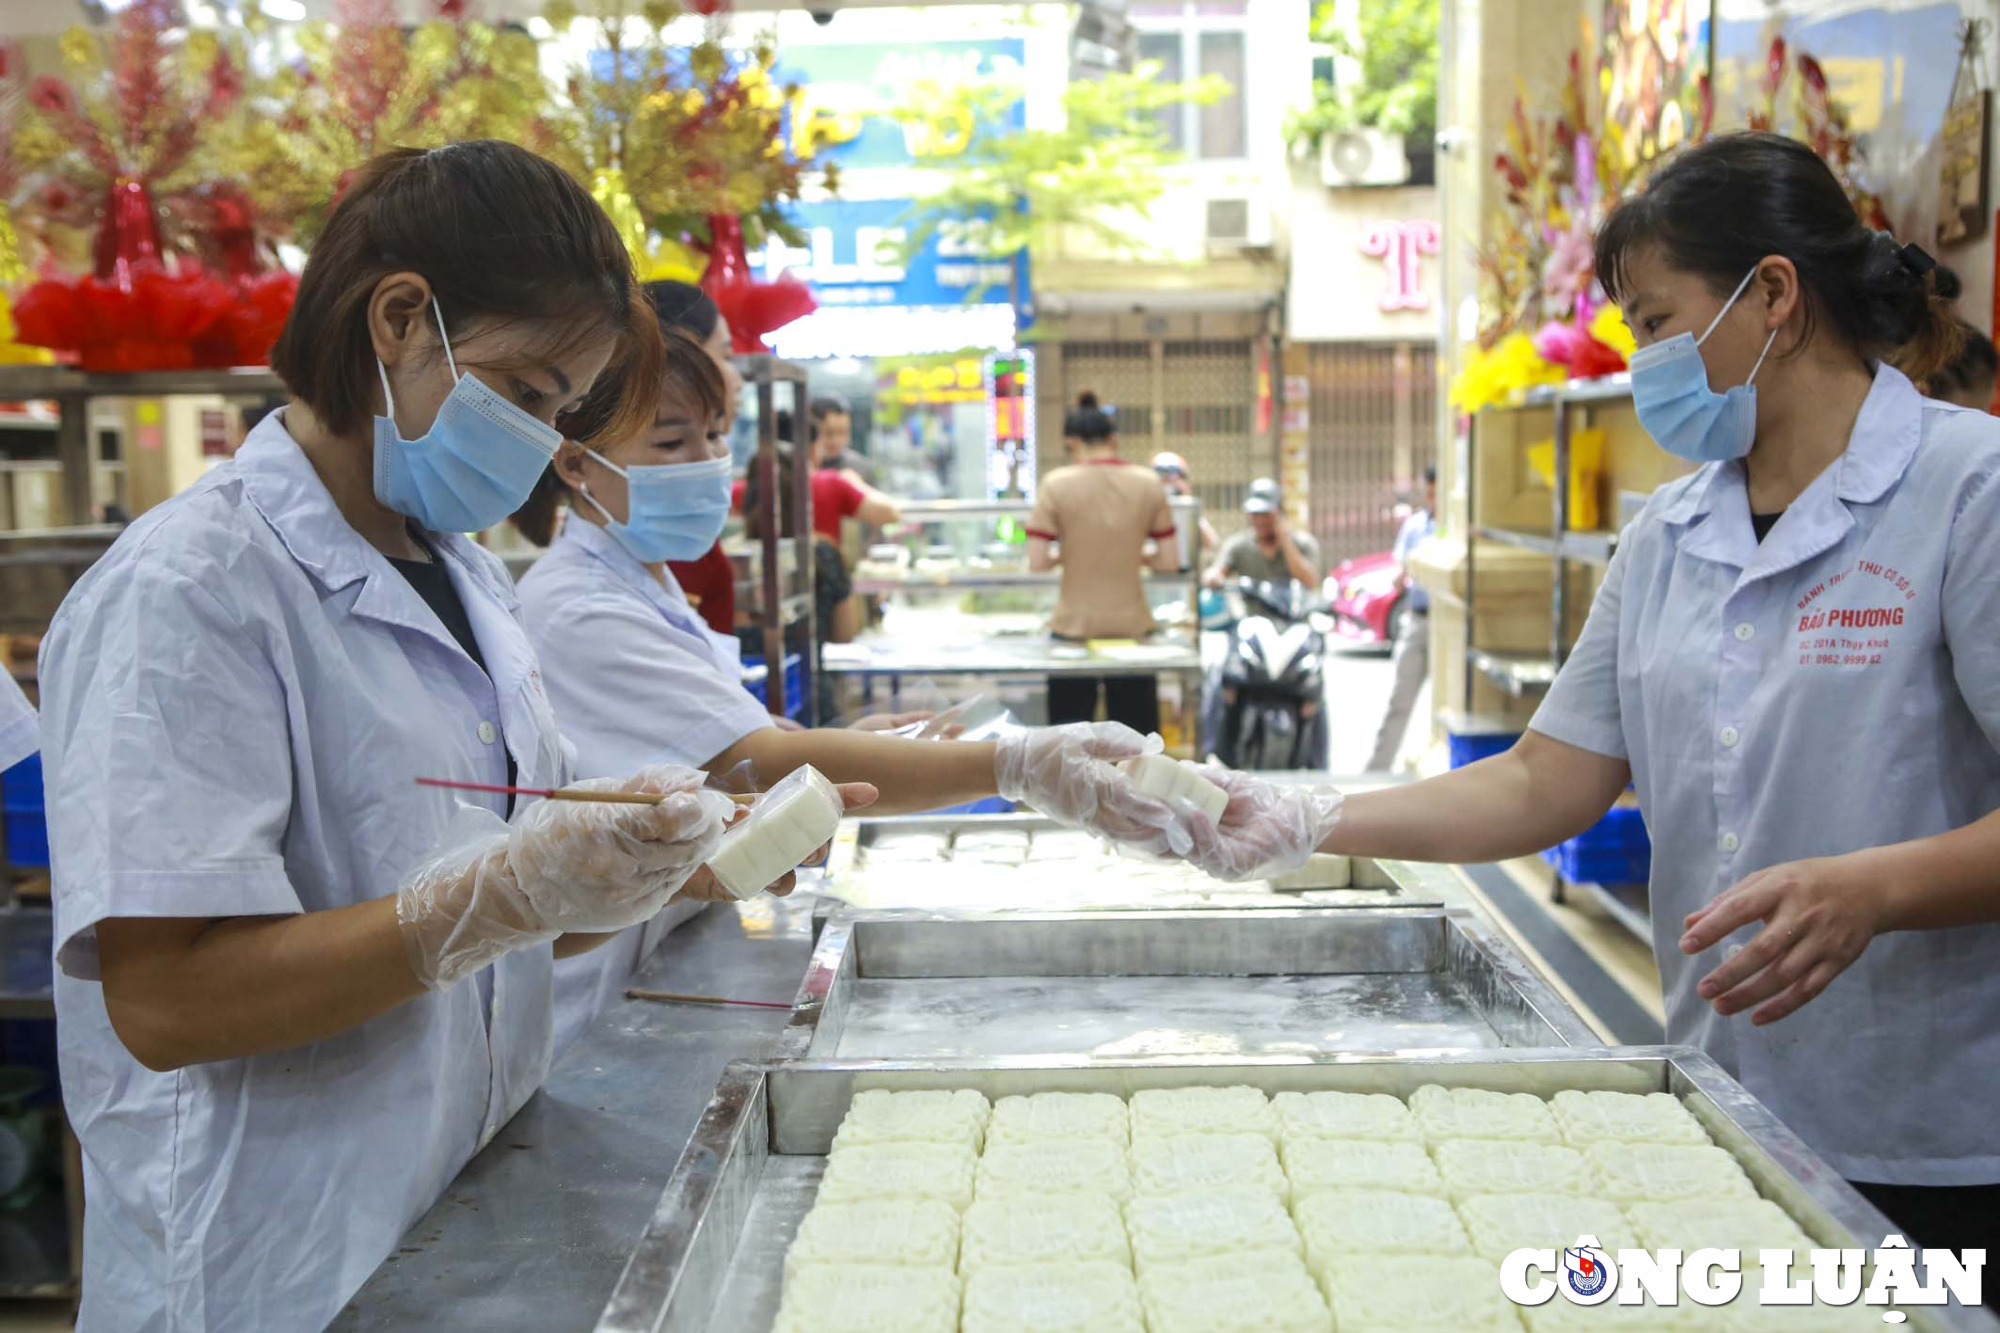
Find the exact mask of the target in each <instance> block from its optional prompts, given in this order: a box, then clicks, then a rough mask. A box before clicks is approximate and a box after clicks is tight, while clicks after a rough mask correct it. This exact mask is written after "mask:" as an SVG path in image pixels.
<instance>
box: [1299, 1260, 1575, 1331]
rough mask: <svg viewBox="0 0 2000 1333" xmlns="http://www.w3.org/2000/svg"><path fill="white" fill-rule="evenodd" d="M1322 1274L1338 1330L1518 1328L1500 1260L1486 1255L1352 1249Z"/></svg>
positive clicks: (1329, 1265)
mask: <svg viewBox="0 0 2000 1333" xmlns="http://www.w3.org/2000/svg"><path fill="white" fill-rule="evenodd" d="M1321 1279H1322V1281H1324V1282H1325V1284H1326V1294H1327V1298H1328V1300H1329V1301H1331V1303H1332V1305H1333V1317H1334V1319H1335V1320H1336V1321H1337V1323H1338V1325H1339V1327H1340V1328H1341V1330H1342V1333H1347V1330H1349V1329H1361V1330H1370V1331H1372V1330H1374V1329H1384V1328H1409V1327H1412V1326H1414V1327H1419V1328H1422V1327H1438V1328H1454V1329H1460V1330H1463V1333H1487V1331H1488V1330H1509V1331H1510V1333H1520V1328H1521V1321H1520V1319H1519V1318H1518V1317H1517V1316H1516V1315H1515V1313H1514V1303H1513V1302H1512V1301H1510V1300H1508V1299H1507V1298H1506V1297H1505V1296H1503V1295H1501V1294H1500V1266H1499V1265H1498V1264H1493V1263H1489V1262H1487V1261H1486V1260H1484V1259H1469V1258H1465V1257H1463V1256H1459V1257H1450V1256H1433V1255H1416V1254H1369V1255H1355V1256H1353V1257H1352V1258H1348V1259H1336V1260H1334V1261H1333V1262H1332V1263H1330V1264H1328V1265H1327V1266H1326V1270H1325V1272H1323V1273H1322V1274H1321ZM1558 1299H1560V1298H1558Z"/></svg>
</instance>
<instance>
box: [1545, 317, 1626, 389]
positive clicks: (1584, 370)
mask: <svg viewBox="0 0 2000 1333" xmlns="http://www.w3.org/2000/svg"><path fill="white" fill-rule="evenodd" d="M1535 352H1536V354H1537V355H1539V356H1540V357H1541V358H1542V360H1544V361H1547V362H1549V363H1551V364H1553V365H1558V366H1561V367H1562V368H1563V369H1564V371H1566V372H1567V373H1568V375H1569V378H1571V379H1573V380H1589V379H1596V378H1597V377H1598V376H1600V375H1615V374H1617V373H1618V372H1619V371H1621V370H1623V369H1625V358H1624V357H1623V356H1621V355H1619V353H1618V349H1617V348H1615V347H1611V346H1609V345H1608V344H1606V343H1603V342H1600V341H1598V339H1596V338H1594V337H1592V336H1591V334H1590V331H1589V330H1588V329H1584V328H1580V327H1578V326H1576V325H1574V324H1564V323H1562V322H1560V321H1558V320H1553V319H1552V320H1550V321H1549V322H1548V323H1546V324H1544V325H1542V327H1541V328H1540V329H1539V330H1537V331H1536V333H1535Z"/></svg>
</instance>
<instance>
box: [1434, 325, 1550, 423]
mask: <svg viewBox="0 0 2000 1333" xmlns="http://www.w3.org/2000/svg"><path fill="white" fill-rule="evenodd" d="M1562 380H1563V370H1562V367H1560V366H1557V365H1554V364H1552V363H1551V362H1548V361H1544V360H1543V359H1542V356H1541V353H1539V352H1537V351H1536V350H1535V341H1534V339H1532V338H1530V337H1529V336H1528V335H1527V334H1525V333H1510V334H1508V335H1507V336H1506V337H1504V338H1502V339H1501V340H1500V341H1499V342H1498V343H1496V344H1494V345H1493V347H1492V348H1491V349H1490V350H1482V349H1480V348H1478V347H1473V348H1470V349H1468V350H1467V352H1466V354H1465V363H1464V365H1463V366H1461V367H1460V369H1459V372H1458V376H1457V378H1456V379H1454V380H1453V381H1452V384H1451V403H1452V406H1453V407H1456V408H1457V409H1458V410H1459V411H1461V412H1480V411H1483V410H1485V409H1486V408H1489V407H1495V406H1498V405H1500V404H1503V403H1510V402H1513V401H1515V400H1517V399H1518V398H1519V397H1520V396H1521V395H1522V394H1524V393H1526V392H1527V391H1528V390H1529V389H1531V388H1533V387H1534V386H1535V385H1537V384H1560V383H1562Z"/></svg>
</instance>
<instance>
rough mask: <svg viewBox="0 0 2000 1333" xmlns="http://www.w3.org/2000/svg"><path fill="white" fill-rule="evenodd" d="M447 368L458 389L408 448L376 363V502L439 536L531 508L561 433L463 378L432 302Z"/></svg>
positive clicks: (386, 382)
mask: <svg viewBox="0 0 2000 1333" xmlns="http://www.w3.org/2000/svg"><path fill="white" fill-rule="evenodd" d="M431 313H432V314H433V315H435V316H436V317H437V326H438V337H439V338H440V339H442V340H443V341H444V356H445V363H446V364H447V365H449V366H450V367H451V373H452V378H453V379H454V380H456V381H457V382H456V383H454V384H453V385H452V386H451V392H450V393H449V394H447V395H446V396H445V400H444V402H443V403H442V404H440V405H439V407H438V411H437V417H436V419H435V420H433V421H432V422H431V428H430V429H429V430H427V431H425V432H424V433H423V434H422V435H419V436H418V437H417V438H416V439H414V440H406V439H404V438H403V437H402V434H401V432H399V431H398V430H397V428H396V396H395V394H394V393H392V392H391V391H390V389H389V371H388V369H387V368H386V367H385V366H383V364H382V361H381V359H380V358H379V357H378V358H376V361H375V369H376V370H377V371H380V372H381V375H382V406H383V408H384V410H385V411H387V412H388V415H387V416H380V417H376V418H375V498H376V499H378V500H380V501H381V502H382V503H383V504H385V505H387V506H389V508H391V509H393V510H395V511H396V512H397V513H399V514H402V515H403V516H404V517H406V518H413V519H415V520H416V521H417V522H418V523H420V524H422V525H423V526H424V527H426V528H429V529H431V530H432V531H433V532H479V531H481V530H482V529H485V528H490V527H492V526H493V525H494V524H495V523H498V522H500V521H501V520H503V519H505V518H506V517H507V516H508V515H509V514H511V513H513V512H514V511H515V510H516V509H519V508H520V507H521V506H522V505H523V504H525V503H526V502H527V499H528V495H529V493H530V492H532V491H533V490H534V489H535V482H536V481H537V480H539V479H540V477H541V475H542V469H544V468H546V467H547V466H548V465H549V460H550V459H552V458H554V457H555V456H556V448H557V446H559V445H560V444H561V443H562V433H561V432H560V431H558V430H557V429H556V428H555V427H554V426H545V425H543V424H542V423H541V422H539V421H537V420H535V418H534V417H532V416H530V415H528V414H527V413H526V412H524V411H522V410H521V409H520V408H519V407H517V406H515V405H514V404H513V403H510V402H508V401H507V400H506V399H505V398H503V397H501V395H500V394H499V392H498V391H497V390H495V389H493V388H491V387H490V386H488V385H487V383H486V382H485V381H484V380H482V379H480V378H479V377H478V376H477V375H462V374H460V373H459V370H458V362H457V360H456V359H455V358H453V356H452V354H451V339H450V338H449V337H447V336H446V335H445V331H444V314H443V312H442V311H440V310H439V309H438V304H437V299H436V298H435V297H433V298H432V299H431Z"/></svg>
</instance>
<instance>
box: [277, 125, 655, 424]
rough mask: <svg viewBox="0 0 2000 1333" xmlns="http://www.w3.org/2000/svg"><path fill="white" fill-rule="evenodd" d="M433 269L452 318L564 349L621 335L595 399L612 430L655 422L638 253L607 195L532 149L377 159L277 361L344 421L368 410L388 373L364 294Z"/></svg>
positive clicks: (349, 200)
mask: <svg viewBox="0 0 2000 1333" xmlns="http://www.w3.org/2000/svg"><path fill="white" fill-rule="evenodd" d="M405 271H408V272H412V273H418V274H421V275H423V277H424V279H425V281H427V282H429V283H430V285H431V290H432V292H433V293H434V294H435V295H436V298H437V302H438V309H439V312H440V313H441V314H442V315H443V317H444V324H445V328H446V330H447V331H448V332H450V333H453V334H456V333H457V332H459V331H460V330H463V329H466V328H468V327H472V326H474V325H480V324H490V323H493V322H501V323H508V322H516V321H520V322H535V323H545V324H547V325H549V326H550V327H549V329H548V334H547V337H546V339H545V340H544V342H543V343H542V345H541V346H540V347H538V348H537V349H536V355H537V356H539V357H541V358H543V359H546V360H553V359H556V358H558V357H561V356H563V355H565V354H566V353H568V352H569V351H570V350H572V349H574V348H575V347H577V346H579V345H581V344H583V343H585V342H587V341H589V340H591V339H593V338H596V337H599V336H602V335H605V334H611V335H613V336H615V337H616V338H617V347H616V349H615V350H614V351H613V353H612V359H611V362H610V363H609V364H608V365H607V366H606V368H605V373H604V374H603V375H602V376H600V377H599V381H598V385H597V387H596V389H595V390H593V392H592V395H591V396H592V397H593V398H597V399H600V400H601V406H600V407H599V408H598V409H597V410H596V411H595V412H594V413H593V416H594V419H595V420H596V421H597V422H598V423H599V424H600V425H601V426H602V427H604V428H607V429H610V428H616V429H620V430H625V431H629V430H630V429H632V427H633V426H634V425H635V424H636V423H638V422H639V421H641V420H651V419H652V413H653V408H654V404H655V403H656V402H658V400H659V386H660V335H659V327H658V325H657V323H656V322H655V321H654V318H653V312H652V309H651V308H650V307H649V306H647V305H645V303H643V302H641V301H639V300H637V299H636V294H637V290H638V280H637V278H636V277H635V276H634V274H633V272H632V257H631V255H630V254H629V253H627V251H626V249H625V243H624V241H623V240H621V239H620V238H619V235H618V231H617V229H616V228H615V227H613V226H612V225H611V220H610V219H609V218H607V217H606V216H605V215H604V210H603V209H602V208H600V207H598V205H597V202H596V201H595V200H593V199H592V198H591V197H590V195H589V194H588V193H587V192H586V191H585V190H584V189H583V187H582V186H580V185H578V184H577V183H576V182H575V181H574V180H573V179H571V178H570V176H569V175H568V173H566V172H564V171H563V169H562V168H561V167H558V166H556V165H555V164H554V163H553V162H549V161H547V160H545V159H543V158H540V157H537V156H535V155H534V154H533V153H531V152H529V151H528V150H527V149H525V148H521V147H519V146H517V145H515V144H511V143H503V142H501V141H499V140H497V139H474V140H467V141H465V142H461V143H452V144H446V145H445V146H443V147H441V148H432V149H428V150H425V149H416V148H396V149H392V150H390V151H389V152H386V153H383V154H381V155H380V156H377V157H375V158H372V159H370V160H369V161H368V162H367V163H365V164H364V165H363V166H362V167H361V168H360V170H359V171H358V172H356V174H355V177H354V180H353V182H352V183H351V184H349V185H348V187H347V189H346V192H345V193H344V194H342V196H341V198H340V202H339V203H337V204H335V205H334V208H333V212H332V215H331V216H330V217H329V218H328V219H327V224H326V227H325V229H324V230H323V231H322V232H321V233H320V236H319V239H318V240H317V241H316V242H315V243H314V244H313V248H312V255H311V257H310V258H308V259H307V261H306V268H305V272H304V273H303V274H302V275H300V278H299V289H298V295H297V297H296V298H295V299H294V300H293V302H292V310H291V314H290V315H289V316H288V317H287V318H286V320H285V328H284V332H283V333H281V334H280V335H279V337H278V341H277V345H276V346H275V347H273V348H272V349H271V368H272V369H273V370H274V371H276V372H277V373H278V377H279V378H280V379H282V380H284V382H285V387H286V388H287V389H288V390H289V391H290V392H291V394H292V396H293V397H295V398H297V399H298V400H299V401H300V402H302V403H304V404H305V405H306V406H307V407H308V408H310V409H311V410H312V413H313V415H314V416H316V417H318V418H319V419H320V421H322V422H323V423H325V425H326V427H327V429H328V430H330V431H333V432H334V433H335V434H339V435H346V434H350V433H352V432H354V431H358V430H360V429H361V428H362V427H363V426H364V425H366V424H367V421H368V418H369V417H370V415H371V414H372V412H371V404H373V403H374V401H375V394H376V384H377V382H378V381H377V376H376V369H375V352H374V349H373V346H372V344H371V343H370V340H369V334H368V315H367V312H368V304H369V302H370V301H371V300H373V299H374V295H375V288H376V286H377V285H378V284H379V283H380V282H381V281H382V279H383V278H385V277H387V276H389V275H390V274H392V273H400V272H405Z"/></svg>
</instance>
